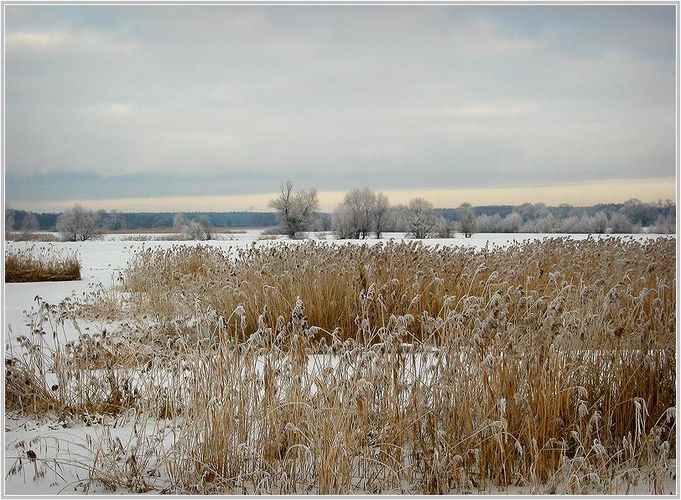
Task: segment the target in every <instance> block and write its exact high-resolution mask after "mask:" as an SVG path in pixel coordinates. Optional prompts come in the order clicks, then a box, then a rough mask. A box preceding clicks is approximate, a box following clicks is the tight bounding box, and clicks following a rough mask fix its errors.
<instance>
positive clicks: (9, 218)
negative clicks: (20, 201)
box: [5, 208, 15, 236]
mask: <svg viewBox="0 0 681 500" xmlns="http://www.w3.org/2000/svg"><path fill="white" fill-rule="evenodd" d="M14 221H15V211H14V210H13V209H11V208H8V209H6V210H5V236H7V235H9V234H10V233H11V232H12V231H14Z"/></svg>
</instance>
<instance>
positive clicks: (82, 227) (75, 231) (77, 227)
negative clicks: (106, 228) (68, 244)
mask: <svg viewBox="0 0 681 500" xmlns="http://www.w3.org/2000/svg"><path fill="white" fill-rule="evenodd" d="M57 229H58V230H59V232H60V233H61V234H62V238H63V239H64V240H65V241H87V240H91V239H95V238H97V237H98V236H99V235H100V233H101V227H100V226H99V224H98V223H97V217H96V216H95V213H94V212H93V211H92V210H86V209H84V208H83V207H81V206H80V205H75V206H74V207H73V208H70V209H68V210H64V211H63V212H62V213H61V214H60V215H59V217H58V218H57Z"/></svg>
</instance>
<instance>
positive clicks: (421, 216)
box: [404, 198, 438, 239]
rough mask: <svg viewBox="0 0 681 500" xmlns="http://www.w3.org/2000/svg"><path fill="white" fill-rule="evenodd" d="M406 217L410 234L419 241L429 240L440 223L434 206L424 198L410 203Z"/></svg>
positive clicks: (405, 213)
mask: <svg viewBox="0 0 681 500" xmlns="http://www.w3.org/2000/svg"><path fill="white" fill-rule="evenodd" d="M404 216H405V220H406V223H407V228H408V231H409V233H411V235H412V236H413V237H414V238H417V239H423V238H427V237H428V236H429V235H430V234H431V233H432V232H433V229H434V228H435V227H436V226H437V223H438V218H437V215H435V210H434V209H433V204H432V203H430V202H429V201H426V200H425V199H423V198H414V199H412V200H411V201H409V206H408V207H407V209H406V210H405V212H404Z"/></svg>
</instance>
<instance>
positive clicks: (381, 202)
mask: <svg viewBox="0 0 681 500" xmlns="http://www.w3.org/2000/svg"><path fill="white" fill-rule="evenodd" d="M372 213H373V219H374V231H375V232H376V238H377V239H381V235H382V234H383V231H385V228H386V226H387V225H388V218H389V217H390V202H389V201H388V197H387V196H386V195H384V194H383V193H376V198H375V199H374V209H373V211H372Z"/></svg>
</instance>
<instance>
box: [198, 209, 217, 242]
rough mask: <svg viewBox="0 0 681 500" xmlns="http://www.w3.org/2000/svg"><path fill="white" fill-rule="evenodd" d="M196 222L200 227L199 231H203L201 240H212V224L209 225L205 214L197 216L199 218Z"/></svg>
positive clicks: (209, 222)
mask: <svg viewBox="0 0 681 500" xmlns="http://www.w3.org/2000/svg"><path fill="white" fill-rule="evenodd" d="M196 222H197V224H198V225H199V226H201V230H202V231H203V239H204V240H212V239H213V224H212V223H211V221H210V219H209V218H208V216H207V215H206V214H202V215H199V217H198V218H197V219H196Z"/></svg>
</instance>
